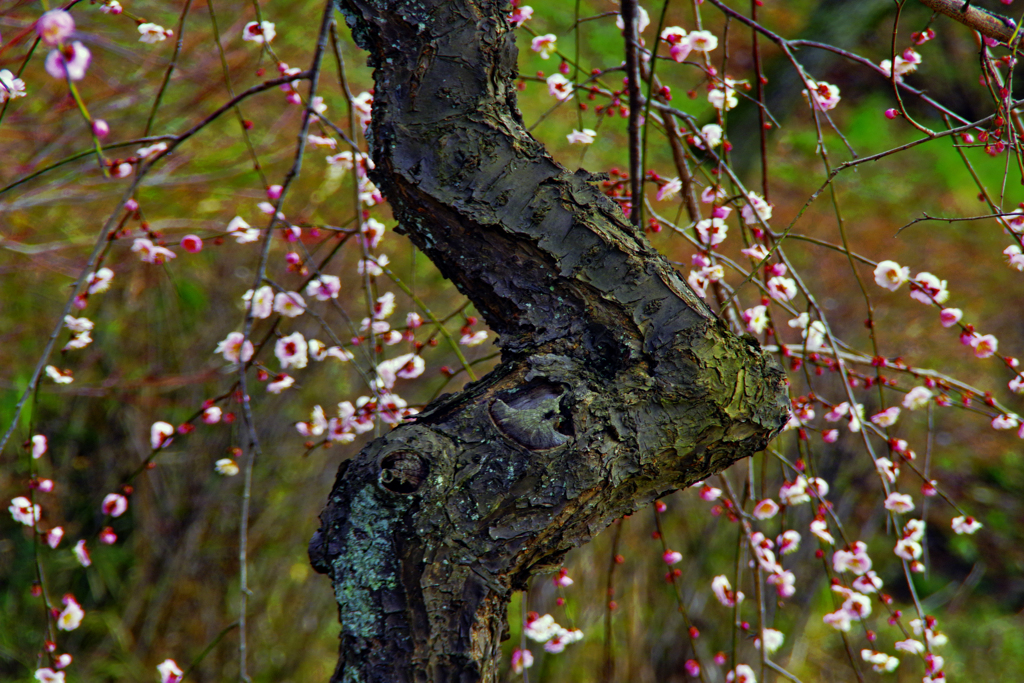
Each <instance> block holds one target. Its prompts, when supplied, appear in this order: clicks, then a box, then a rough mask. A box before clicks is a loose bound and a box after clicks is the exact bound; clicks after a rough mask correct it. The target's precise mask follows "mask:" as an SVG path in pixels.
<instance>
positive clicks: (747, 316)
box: [743, 305, 770, 334]
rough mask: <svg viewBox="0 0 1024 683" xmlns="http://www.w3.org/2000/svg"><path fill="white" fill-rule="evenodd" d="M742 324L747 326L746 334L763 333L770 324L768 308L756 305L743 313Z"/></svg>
mask: <svg viewBox="0 0 1024 683" xmlns="http://www.w3.org/2000/svg"><path fill="white" fill-rule="evenodd" d="M743 322H745V323H746V324H747V332H750V333H751V334H761V333H763V332H764V331H765V330H766V329H767V328H768V325H769V323H770V321H769V320H768V307H767V306H762V305H757V306H753V307H752V308H748V309H747V310H745V311H743Z"/></svg>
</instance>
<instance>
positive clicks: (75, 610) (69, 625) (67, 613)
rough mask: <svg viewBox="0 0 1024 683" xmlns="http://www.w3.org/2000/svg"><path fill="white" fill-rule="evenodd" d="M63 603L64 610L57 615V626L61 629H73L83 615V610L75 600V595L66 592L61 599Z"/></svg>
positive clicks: (79, 623) (80, 621)
mask: <svg viewBox="0 0 1024 683" xmlns="http://www.w3.org/2000/svg"><path fill="white" fill-rule="evenodd" d="M62 602H63V603H64V605H65V607H64V611H63V612H61V613H60V616H58V617H57V628H58V629H60V630H61V631H74V630H75V629H76V628H78V627H79V626H80V625H81V623H82V619H83V618H84V617H85V610H83V609H82V606H81V605H79V604H78V601H77V600H75V596H73V595H71V593H68V594H67V595H65V596H64V598H63V599H62Z"/></svg>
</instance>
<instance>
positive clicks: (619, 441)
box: [310, 0, 788, 682]
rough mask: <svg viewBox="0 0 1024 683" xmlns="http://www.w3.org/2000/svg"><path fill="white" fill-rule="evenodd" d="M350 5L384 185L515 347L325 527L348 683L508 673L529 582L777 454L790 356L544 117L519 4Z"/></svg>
mask: <svg viewBox="0 0 1024 683" xmlns="http://www.w3.org/2000/svg"><path fill="white" fill-rule="evenodd" d="M341 7H342V11H343V13H344V14H345V17H346V20H347V22H348V24H349V26H350V27H351V28H352V32H353V36H354V37H355V39H356V41H357V42H358V43H359V45H360V46H361V47H363V48H364V49H366V50H367V51H368V52H369V53H370V62H371V65H372V66H373V67H374V68H375V72H374V78H375V84H376V85H375V91H374V104H373V119H372V124H371V129H370V132H369V134H368V137H369V139H370V142H371V149H372V153H373V160H374V162H375V164H376V170H375V171H374V174H373V180H374V181H375V182H376V183H377V185H378V187H380V188H381V190H382V192H383V194H384V196H385V197H387V199H388V201H389V202H390V203H391V206H392V207H393V209H394V212H395V215H396V217H397V218H398V220H399V223H400V228H399V230H400V231H401V232H403V233H404V234H406V235H407V236H408V237H409V238H410V239H411V240H412V241H413V242H414V243H415V244H416V246H417V247H419V248H420V249H421V250H422V251H423V252H424V253H425V254H426V255H427V256H428V257H429V258H430V259H431V260H432V261H433V262H434V263H435V264H436V265H437V266H438V268H440V270H441V272H442V273H443V274H444V275H445V276H446V277H448V278H449V279H451V281H452V282H453V283H454V284H455V285H456V286H457V287H458V288H459V290H460V291H462V292H463V293H464V294H465V295H466V296H467V297H469V299H470V300H471V301H472V302H473V303H474V305H475V306H476V307H477V308H478V309H479V310H480V312H481V313H482V315H483V316H484V317H485V319H486V321H487V323H488V324H489V325H490V327H491V329H492V330H493V331H494V332H495V333H497V334H498V335H499V338H500V342H499V343H500V346H501V348H502V363H501V365H500V366H499V367H498V368H497V369H495V370H494V371H493V372H492V373H490V374H489V375H487V376H486V377H484V378H482V379H481V380H480V381H478V382H475V383H472V384H470V385H469V386H467V387H466V388H465V389H464V390H463V391H461V392H460V393H458V394H456V395H452V396H443V397H441V398H440V399H438V400H437V401H435V402H434V403H433V404H431V405H430V406H428V408H427V409H426V410H424V412H423V413H421V414H420V415H418V416H416V419H415V421H413V422H412V423H407V424H403V425H401V426H399V427H397V428H395V429H393V430H392V431H391V432H390V433H388V434H387V435H385V436H382V437H381V438H379V439H377V440H376V441H374V442H373V443H371V444H370V445H368V446H367V447H366V448H364V449H363V451H362V452H361V453H360V454H359V455H358V456H357V457H356V458H355V459H353V460H350V461H347V462H345V463H343V464H342V466H341V468H340V470H339V472H338V478H337V481H336V483H335V485H334V489H333V490H332V492H331V495H330V499H329V501H328V503H327V506H326V508H325V509H324V511H323V513H322V514H321V518H320V519H321V527H320V530H319V531H318V532H317V533H316V535H315V536H314V538H313V540H312V541H311V543H310V558H311V561H312V563H313V566H314V567H315V568H316V569H317V570H318V571H320V572H323V573H326V574H328V575H329V576H330V577H331V581H332V583H333V585H334V590H335V595H336V598H337V601H338V607H339V617H340V621H341V645H340V656H339V661H338V666H337V669H336V671H335V673H334V676H333V678H332V681H364V682H365V681H381V682H383V681H387V682H393V681H431V682H441V681H494V680H497V676H498V672H499V664H500V649H499V646H500V641H501V640H502V638H503V637H504V635H505V633H506V630H507V626H506V621H507V620H506V608H507V604H508V601H509V598H510V596H511V594H512V592H513V591H515V590H520V589H522V588H523V587H524V586H525V585H526V582H527V580H528V579H529V578H530V577H531V576H532V575H533V574H535V573H537V572H539V571H544V570H550V569H552V568H556V567H558V566H559V564H560V563H561V561H562V558H563V556H564V555H565V553H566V552H567V551H568V550H569V549H571V548H573V547H575V546H579V545H581V544H583V543H586V542H587V541H589V540H590V539H591V538H592V537H593V536H594V534H596V533H598V532H599V531H601V530H602V529H604V528H605V527H606V526H608V525H609V524H610V523H611V522H612V521H614V520H615V519H617V518H619V517H621V516H623V515H625V514H628V513H630V512H633V511H634V510H636V509H637V508H638V507H640V506H642V505H644V504H647V503H649V502H651V501H652V500H654V499H655V498H658V497H659V496H662V495H664V494H666V493H668V492H670V491H673V490H675V489H679V488H682V487H686V486H689V485H691V484H692V483H694V482H696V481H699V480H702V479H705V478H707V477H710V476H711V475H713V474H715V473H716V472H719V471H721V470H722V469H724V468H726V467H728V466H729V465H730V464H732V463H733V462H735V461H736V460H738V459H739V458H742V457H745V456H747V455H750V454H752V453H754V452H756V451H759V450H761V449H763V448H764V447H765V445H766V444H767V442H768V440H769V439H770V438H771V437H772V436H773V435H774V434H776V433H777V432H778V431H779V430H780V429H781V428H782V426H783V424H784V423H785V421H786V419H787V415H788V403H787V401H786V398H785V391H784V384H785V380H784V375H783V373H782V371H781V370H780V369H779V368H778V366H777V365H776V364H775V363H774V362H773V361H772V360H771V359H770V358H769V357H768V356H767V355H765V354H764V353H763V352H762V351H761V350H760V349H759V347H758V346H757V344H756V343H755V342H754V341H753V340H751V339H749V338H740V337H737V336H735V335H733V334H730V333H729V332H728V331H727V330H726V329H725V326H724V325H723V324H721V323H720V322H719V321H718V319H717V318H716V317H715V315H714V314H713V312H712V311H711V310H710V309H709V308H708V307H707V306H706V305H705V304H704V302H703V301H701V300H700V299H699V298H698V297H697V296H695V295H694V293H693V292H692V291H691V290H690V289H689V287H688V286H687V285H686V283H685V282H684V281H683V280H682V279H681V277H680V276H679V275H678V274H677V273H676V272H675V271H674V270H673V268H672V267H671V265H670V264H669V263H668V262H667V261H666V260H665V259H664V258H663V257H662V256H660V255H659V254H658V253H657V252H656V251H655V250H654V249H653V247H652V246H651V245H650V243H649V242H648V241H647V239H646V238H645V236H644V235H643V234H642V233H641V232H639V231H637V230H636V229H635V228H633V227H632V226H631V225H630V224H629V223H628V221H627V220H626V217H625V216H624V215H623V213H622V211H621V210H620V209H619V207H618V206H617V205H615V204H614V203H613V202H612V201H611V200H610V199H608V198H607V197H605V196H604V195H603V194H602V193H601V191H600V189H599V187H598V186H597V184H596V183H595V182H593V177H592V176H590V175H589V174H587V173H585V172H577V173H570V172H569V171H567V170H566V169H564V168H562V167H561V166H560V165H559V164H557V163H556V162H555V161H554V160H553V159H552V158H551V157H550V156H549V155H548V154H547V153H546V152H545V150H544V148H543V146H542V145H541V144H540V143H539V142H537V141H536V140H534V139H533V138H532V137H531V136H530V135H529V133H528V132H527V131H526V130H525V128H524V127H523V124H522V119H521V116H520V114H519V111H518V109H517V106H516V87H515V77H516V58H517V50H516V47H515V40H514V35H513V33H512V31H511V27H510V26H509V23H508V20H507V18H506V12H508V10H509V8H508V7H507V5H506V3H505V2H503V1H500V0H476V1H466V0H457V1H453V0H416V1H413V0H409V1H402V0H388V1H384V0H342V1H341Z"/></svg>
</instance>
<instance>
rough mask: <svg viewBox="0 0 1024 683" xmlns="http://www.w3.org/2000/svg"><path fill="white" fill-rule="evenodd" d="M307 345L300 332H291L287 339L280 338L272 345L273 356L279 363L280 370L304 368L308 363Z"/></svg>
mask: <svg viewBox="0 0 1024 683" xmlns="http://www.w3.org/2000/svg"><path fill="white" fill-rule="evenodd" d="M308 350H309V345H308V344H307V343H306V339H305V337H303V336H302V333H301V332H293V333H292V334H290V335H288V336H287V337H281V338H280V339H278V340H277V343H275V344H274V355H275V356H277V359H278V360H279V361H281V368H282V369H284V368H290V367H291V368H297V369H302V368H304V367H306V365H307V363H308V362H309V358H308V355H307V352H308Z"/></svg>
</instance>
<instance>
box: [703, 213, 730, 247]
mask: <svg viewBox="0 0 1024 683" xmlns="http://www.w3.org/2000/svg"><path fill="white" fill-rule="evenodd" d="M696 230H697V237H698V239H699V240H700V241H701V242H703V243H704V244H706V245H708V246H710V247H713V246H715V245H718V244H721V243H722V242H724V241H725V236H726V233H727V232H728V231H729V226H728V225H726V223H725V221H723V220H722V219H721V218H705V219H704V220H701V221H697V226H696Z"/></svg>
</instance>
